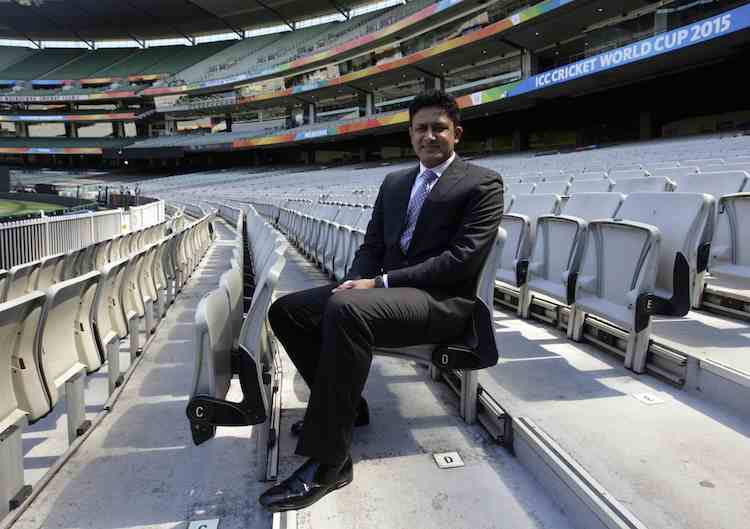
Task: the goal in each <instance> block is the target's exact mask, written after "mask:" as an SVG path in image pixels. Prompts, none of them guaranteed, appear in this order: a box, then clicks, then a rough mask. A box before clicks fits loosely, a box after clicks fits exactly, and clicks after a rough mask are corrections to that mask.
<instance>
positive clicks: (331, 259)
mask: <svg viewBox="0 0 750 529" xmlns="http://www.w3.org/2000/svg"><path fill="white" fill-rule="evenodd" d="M364 211H365V210H364V209H363V208H360V207H353V206H346V207H342V208H341V211H340V212H339V214H338V216H337V217H336V220H335V221H334V222H332V223H331V229H332V234H331V235H329V237H328V240H327V245H326V250H325V252H324V253H323V258H322V259H321V263H322V268H323V271H324V272H328V273H329V274H331V275H333V273H334V269H335V261H336V256H337V253H339V252H340V253H342V254H343V253H345V252H346V243H347V237H348V234H349V231H348V230H351V229H352V228H353V227H354V226H355V225H356V224H357V221H358V220H359V217H360V216H361V215H362V214H363V213H364ZM342 258H345V256H344V255H341V256H339V260H341V259H342Z"/></svg>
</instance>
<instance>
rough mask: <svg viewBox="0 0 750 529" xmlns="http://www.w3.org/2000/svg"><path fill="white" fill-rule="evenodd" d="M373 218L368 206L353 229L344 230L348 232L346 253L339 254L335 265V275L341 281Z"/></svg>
mask: <svg viewBox="0 0 750 529" xmlns="http://www.w3.org/2000/svg"><path fill="white" fill-rule="evenodd" d="M371 218H372V208H367V209H365V210H364V212H363V213H362V215H361V216H360V217H359V219H357V222H356V224H355V225H354V226H353V227H352V229H351V230H350V229H348V228H344V231H345V233H346V234H347V236H346V237H345V246H344V249H345V253H344V255H341V256H339V255H338V254H337V257H336V258H335V262H334V267H333V268H334V276H335V277H336V279H338V280H339V281H340V280H342V279H344V277H346V274H347V273H349V268H351V266H352V263H353V262H354V256H355V255H356V254H357V249H358V248H359V247H360V246H362V243H363V242H364V240H365V232H366V231H367V225H368V224H369V223H370V219H371Z"/></svg>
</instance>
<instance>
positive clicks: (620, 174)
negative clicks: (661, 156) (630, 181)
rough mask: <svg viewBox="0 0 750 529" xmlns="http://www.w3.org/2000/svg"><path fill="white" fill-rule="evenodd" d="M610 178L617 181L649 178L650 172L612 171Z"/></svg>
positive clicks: (633, 170)
mask: <svg viewBox="0 0 750 529" xmlns="http://www.w3.org/2000/svg"><path fill="white" fill-rule="evenodd" d="M608 176H609V177H610V178H611V179H613V180H615V181H617V180H619V179H622V178H642V177H644V176H648V171H646V170H645V169H623V170H620V171H610V172H609V175H608ZM581 178H583V175H581Z"/></svg>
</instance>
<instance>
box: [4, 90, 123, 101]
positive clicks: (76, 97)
mask: <svg viewBox="0 0 750 529" xmlns="http://www.w3.org/2000/svg"><path fill="white" fill-rule="evenodd" d="M131 97H136V94H135V92H134V91H120V92H98V93H96V94H46V95H40V96H33V95H0V103H47V102H53V103H57V102H72V101H92V100H99V99H128V98H131Z"/></svg>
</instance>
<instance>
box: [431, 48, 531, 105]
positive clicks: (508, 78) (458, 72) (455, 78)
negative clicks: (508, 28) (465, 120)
mask: <svg viewBox="0 0 750 529" xmlns="http://www.w3.org/2000/svg"><path fill="white" fill-rule="evenodd" d="M521 77H522V65H521V54H520V53H518V52H514V53H512V54H508V55H505V56H500V57H492V58H489V59H487V60H485V61H478V62H476V63H473V64H467V65H466V66H462V67H460V68H456V69H454V70H451V71H448V72H445V74H444V78H445V89H446V91H447V92H449V93H451V94H452V95H454V96H458V95H462V94H466V93H470V92H473V91H475V90H479V89H483V88H489V87H492V86H499V85H503V84H507V83H512V82H514V81H518V80H519V79H521Z"/></svg>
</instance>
